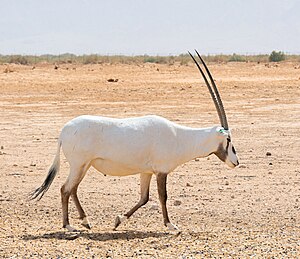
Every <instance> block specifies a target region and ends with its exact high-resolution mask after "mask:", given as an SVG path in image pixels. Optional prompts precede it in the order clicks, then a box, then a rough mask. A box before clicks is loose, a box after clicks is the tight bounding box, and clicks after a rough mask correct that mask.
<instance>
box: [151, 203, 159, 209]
mask: <svg viewBox="0 0 300 259" xmlns="http://www.w3.org/2000/svg"><path fill="white" fill-rule="evenodd" d="M150 210H158V205H157V204H154V205H152V206H151V207H150Z"/></svg>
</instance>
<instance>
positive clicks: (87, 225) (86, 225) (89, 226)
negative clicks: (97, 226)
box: [81, 217, 92, 229]
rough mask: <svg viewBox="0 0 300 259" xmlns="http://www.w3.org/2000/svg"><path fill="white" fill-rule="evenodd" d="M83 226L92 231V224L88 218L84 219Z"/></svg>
mask: <svg viewBox="0 0 300 259" xmlns="http://www.w3.org/2000/svg"><path fill="white" fill-rule="evenodd" d="M81 225H82V226H84V227H85V228H87V229H91V228H92V227H91V224H90V222H89V221H88V219H87V217H85V218H83V220H82V223H81Z"/></svg>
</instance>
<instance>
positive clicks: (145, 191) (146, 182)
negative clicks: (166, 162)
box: [114, 173, 152, 230]
mask: <svg viewBox="0 0 300 259" xmlns="http://www.w3.org/2000/svg"><path fill="white" fill-rule="evenodd" d="M151 177H152V174H145V173H144V174H141V175H140V181H141V198H140V200H139V202H138V203H137V204H136V205H135V206H134V207H133V208H132V209H131V210H129V211H128V212H127V213H126V214H125V215H123V216H121V215H118V216H117V217H116V220H115V227H114V230H116V229H117V227H118V226H119V225H120V224H121V223H122V222H123V221H125V220H126V219H128V218H129V217H130V216H131V215H132V214H133V213H134V212H136V211H137V210H138V209H139V208H140V207H142V206H143V205H145V204H146V203H147V202H148V200H149V187H150V181H151Z"/></svg>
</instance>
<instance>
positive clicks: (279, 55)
mask: <svg viewBox="0 0 300 259" xmlns="http://www.w3.org/2000/svg"><path fill="white" fill-rule="evenodd" d="M283 60H285V54H284V53H283V52H282V51H278V52H277V51H275V50H273V51H272V53H271V54H270V56H269V61H270V62H279V61H283Z"/></svg>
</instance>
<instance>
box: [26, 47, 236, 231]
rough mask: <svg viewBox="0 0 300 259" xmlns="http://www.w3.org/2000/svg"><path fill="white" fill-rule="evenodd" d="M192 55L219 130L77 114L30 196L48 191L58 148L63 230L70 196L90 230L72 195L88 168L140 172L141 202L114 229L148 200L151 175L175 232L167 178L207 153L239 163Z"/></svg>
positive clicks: (215, 93)
mask: <svg viewBox="0 0 300 259" xmlns="http://www.w3.org/2000/svg"><path fill="white" fill-rule="evenodd" d="M196 53H197V55H198V57H199V59H200V61H201V63H202V64H203V66H204V68H205V70H206V73H207V75H208V77H209V80H210V82H211V85H210V83H209V81H208V80H207V78H206V76H205V74H204V72H203V70H202V69H201V67H200V65H199V64H198V62H197V61H196V59H195V58H194V56H193V55H192V54H191V53H190V52H189V54H190V56H191V57H192V59H193V60H194V62H195V63H196V65H197V67H198V69H199V71H200V73H201V75H202V77H203V79H204V81H205V83H206V85H207V87H208V89H209V92H210V94H211V97H212V99H213V101H214V104H215V106H216V109H217V112H218V115H219V119H220V122H221V126H214V127H211V128H190V127H186V126H182V125H178V124H176V123H174V122H171V121H169V120H167V119H165V118H163V117H159V116H153V115H150V116H144V117H136V118H126V119H115V118H106V117H98V116H86V115H84V116H79V117H77V118H74V119H72V120H71V121H69V122H68V123H67V124H66V125H65V126H64V127H63V129H62V130H61V133H60V136H59V139H58V147H57V153H56V156H55V159H54V162H53V164H52V166H51V167H50V169H49V172H48V175H47V177H46V179H45V181H44V183H43V184H42V185H41V186H40V187H39V188H37V189H36V190H35V191H34V192H33V193H32V194H31V198H32V199H35V198H37V199H41V198H42V197H43V195H44V194H45V193H46V192H47V190H48V189H49V187H50V185H51V183H52V182H53V179H54V177H55V176H56V174H57V172H58V171H59V165H60V148H62V150H63V153H64V155H65V157H66V159H67V161H68V163H69V164H70V173H69V176H68V178H67V180H66V182H65V183H64V185H63V186H62V187H61V200H62V213H63V227H64V228H67V229H68V230H69V231H76V230H75V229H74V228H73V227H72V226H71V225H70V223H69V216H68V204H69V198H70V196H71V197H72V199H73V201H74V203H75V205H76V207H77V209H78V212H79V217H80V219H81V220H82V225H83V226H85V227H86V228H88V229H90V223H89V221H88V218H87V215H86V213H85V212H84V210H83V208H82V206H81V204H80V202H79V199H78V197H77V188H78V186H79V184H80V182H81V181H82V179H83V178H84V176H85V174H86V172H87V170H88V169H89V168H90V167H91V166H92V167H94V168H95V169H97V170H98V171H99V172H101V173H102V174H104V175H111V176H127V175H134V174H140V181H141V184H140V188H141V198H140V200H139V202H138V203H137V204H136V205H135V206H134V207H133V208H131V209H130V210H129V211H128V212H127V213H125V214H124V215H119V216H117V217H116V220H115V228H114V229H116V228H117V227H118V226H119V225H120V224H121V223H122V222H123V221H124V220H126V219H128V218H129V217H130V216H131V215H132V214H133V213H134V212H135V211H136V210H137V209H139V208H140V207H141V206H143V205H145V204H146V203H147V202H148V199H149V185H150V181H151V177H152V175H153V174H155V175H156V180H157V189H158V194H159V200H160V203H161V208H162V214H163V219H164V225H165V226H166V227H168V228H169V229H170V230H175V229H177V227H176V226H175V225H173V224H172V223H171V222H170V220H169V217H168V212H167V207H166V201H167V190H166V183H167V176H168V174H169V173H170V172H172V171H173V170H174V169H175V168H176V167H178V166H179V165H181V164H183V163H185V162H188V161H190V160H192V159H195V158H200V157H207V156H209V155H211V154H215V155H216V156H217V157H218V158H219V159H220V160H222V161H223V162H225V163H226V164H227V165H228V166H229V167H231V168H234V167H235V166H237V165H238V164H239V162H238V157H237V155H236V152H235V149H234V147H233V144H232V141H231V134H230V130H229V128H228V123H227V119H226V115H225V110H224V107H223V104H222V101H221V97H220V95H219V93H218V90H217V87H216V85H215V82H214V80H213V78H212V76H211V74H210V72H209V70H208V68H207V66H206V64H205V63H204V61H203V59H202V58H201V56H200V55H199V53H198V52H197V51H196Z"/></svg>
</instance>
